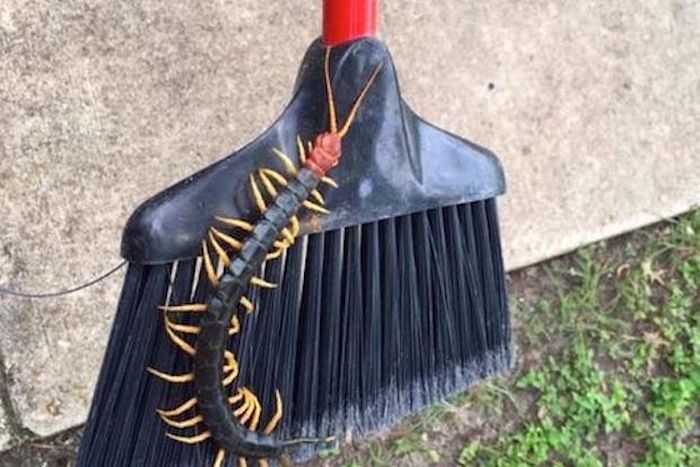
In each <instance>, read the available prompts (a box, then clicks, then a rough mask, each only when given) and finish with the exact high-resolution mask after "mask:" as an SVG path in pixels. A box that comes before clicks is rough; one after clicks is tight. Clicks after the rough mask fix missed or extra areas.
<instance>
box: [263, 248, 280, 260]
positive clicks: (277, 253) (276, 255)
mask: <svg viewBox="0 0 700 467" xmlns="http://www.w3.org/2000/svg"><path fill="white" fill-rule="evenodd" d="M283 251H284V249H282V248H277V249H276V250H275V251H273V252H272V253H268V255H267V256H265V259H266V260H267V261H271V260H273V259H277V258H279V257H280V256H282V252H283Z"/></svg>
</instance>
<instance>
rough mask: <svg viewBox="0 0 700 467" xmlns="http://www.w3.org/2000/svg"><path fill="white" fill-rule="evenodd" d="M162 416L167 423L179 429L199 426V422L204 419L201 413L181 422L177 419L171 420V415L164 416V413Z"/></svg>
mask: <svg viewBox="0 0 700 467" xmlns="http://www.w3.org/2000/svg"><path fill="white" fill-rule="evenodd" d="M160 418H161V420H163V423H165V424H166V425H168V426H171V427H173V428H178V429H183V428H192V427H193V426H197V425H198V424H200V423H202V422H203V421H204V417H203V416H201V415H197V416H195V417H192V418H190V419H188V420H183V421H181V422H176V421H175V420H171V419H170V418H169V417H163V416H162V415H161V417H160Z"/></svg>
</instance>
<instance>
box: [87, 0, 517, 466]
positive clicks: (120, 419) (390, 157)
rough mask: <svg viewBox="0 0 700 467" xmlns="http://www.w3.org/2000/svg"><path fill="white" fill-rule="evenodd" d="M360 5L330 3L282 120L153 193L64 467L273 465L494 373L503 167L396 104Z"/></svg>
mask: <svg viewBox="0 0 700 467" xmlns="http://www.w3.org/2000/svg"><path fill="white" fill-rule="evenodd" d="M376 14H377V7H376V0H332V1H331V0H327V1H326V2H325V4H324V33H323V37H322V38H321V39H319V40H317V41H316V42H314V43H313V44H312V45H311V47H310V48H309V50H308V52H307V54H306V56H305V58H304V60H303V63H302V65H301V68H300V72H299V76H298V79H297V83H296V86H295V90H294V95H293V98H292V100H291V103H290V104H289V106H288V107H287V109H286V110H285V111H284V112H283V114H282V116H281V117H280V118H279V119H278V120H277V122H276V123H275V124H273V126H272V127H271V128H270V129H269V130H267V131H266V132H265V133H263V134H262V135H261V136H260V137H259V138H257V139H256V140H255V141H254V142H252V143H251V144H250V145H248V146H247V147H245V148H243V149H242V150H240V151H238V152H236V153H234V154H232V155H231V156H229V157H227V158H225V159H223V160H221V161H219V162H217V163H215V164H214V165H212V166H210V167H208V168H206V169H204V170H202V171H201V172H199V173H197V174H195V175H193V176H191V177H189V178H188V179H186V180H184V181H182V182H180V183H179V184H177V185H175V186H173V187H171V188H169V189H168V190H166V191H164V192H163V193H161V194H159V195H157V196H155V197H154V198H152V199H151V200H149V201H147V202H146V203H145V204H143V205H142V206H141V207H139V208H138V209H137V211H136V212H135V213H134V215H133V216H132V217H131V219H130V220H129V222H128V224H127V227H126V229H125V233H124V237H123V243H122V254H123V256H124V257H125V259H126V260H128V262H129V266H128V272H127V275H126V279H125V283H124V288H123V292H122V296H121V299H120V302H119V306H118V309H117V313H116V317H115V320H114V326H113V330H112V333H111V336H110V339H109V344H108V347H107V352H106V355H105V359H104V363H103V366H102V370H101V372H100V376H99V380H98V384H97V387H96V389H95V395H94V399H93V403H92V407H91V410H90V414H89V417H88V422H87V426H86V428H85V432H84V435H83V439H82V443H81V447H80V452H79V456H78V465H79V466H98V465H99V466H135V465H144V466H171V465H172V466H197V465H203V466H208V465H215V466H221V465H262V466H265V465H269V464H270V463H273V462H276V460H277V459H284V458H287V457H289V458H292V459H293V460H295V461H302V460H307V459H309V458H311V457H313V455H314V454H315V453H316V452H318V450H320V449H323V448H326V447H328V444H329V443H335V442H340V441H346V440H349V439H350V438H351V437H352V436H355V435H361V434H365V433H368V432H371V431H373V430H377V429H379V428H381V427H384V426H387V425H390V424H392V423H394V422H396V421H397V420H398V419H400V418H401V417H403V416H405V415H407V414H409V413H410V412H413V411H415V410H417V409H420V408H421V407H424V406H425V405H427V404H431V403H434V402H436V401H439V400H441V399H443V398H445V397H446V396H447V395H449V394H450V393H452V392H455V391H459V390H463V389H465V388H466V387H468V386H469V385H470V384H471V383H473V382H475V381H477V380H480V379H482V378H485V377H487V376H489V375H492V374H494V373H497V372H499V371H502V370H504V369H506V368H508V367H509V366H510V364H511V360H512V358H511V357H512V355H511V339H510V327H509V316H508V307H507V300H506V291H505V279H504V270H503V263H502V259H501V248H500V240H499V232H498V222H497V214H496V203H495V199H494V198H495V197H496V196H498V195H500V194H502V193H503V191H504V178H503V173H502V169H501V167H500V165H499V163H498V161H497V159H496V158H495V157H494V156H493V154H491V153H490V152H488V151H487V150H485V149H483V148H480V147H478V146H476V145H474V144H472V143H470V142H467V141H465V140H463V139H460V138H458V137H456V136H453V135H450V134H448V133H446V132H444V131H441V130H439V129H437V128H435V127H434V126H432V125H430V124H428V123H427V122H425V121H423V120H422V119H420V118H419V117H418V116H416V115H415V114H414V113H413V112H412V111H411V109H410V108H409V107H408V106H407V105H406V103H405V102H404V101H403V100H402V98H401V96H400V93H399V88H398V83H397V79H396V74H395V70H394V66H393V63H392V61H391V57H390V55H389V53H388V51H387V49H386V47H385V46H384V45H383V44H382V43H381V42H380V41H378V40H377V39H376V38H374V37H373V36H374V32H375V29H376Z"/></svg>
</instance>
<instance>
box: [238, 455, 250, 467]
mask: <svg viewBox="0 0 700 467" xmlns="http://www.w3.org/2000/svg"><path fill="white" fill-rule="evenodd" d="M238 467H248V461H246V460H245V457H239V458H238Z"/></svg>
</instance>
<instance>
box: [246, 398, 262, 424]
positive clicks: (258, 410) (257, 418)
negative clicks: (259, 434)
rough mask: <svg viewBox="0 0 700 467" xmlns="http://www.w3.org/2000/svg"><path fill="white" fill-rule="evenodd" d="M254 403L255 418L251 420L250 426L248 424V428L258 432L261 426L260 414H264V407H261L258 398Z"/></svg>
mask: <svg viewBox="0 0 700 467" xmlns="http://www.w3.org/2000/svg"><path fill="white" fill-rule="evenodd" d="M253 403H254V404H255V405H254V408H255V410H254V411H253V418H251V419H250V424H248V427H249V428H250V431H257V429H258V425H259V424H260V414H261V413H262V405H260V401H259V400H258V399H257V398H256V399H255V400H254V401H253Z"/></svg>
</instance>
